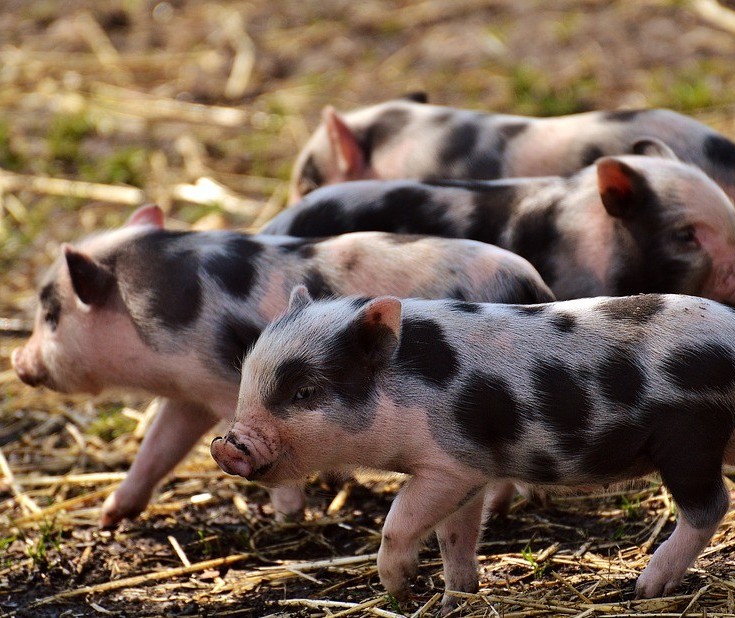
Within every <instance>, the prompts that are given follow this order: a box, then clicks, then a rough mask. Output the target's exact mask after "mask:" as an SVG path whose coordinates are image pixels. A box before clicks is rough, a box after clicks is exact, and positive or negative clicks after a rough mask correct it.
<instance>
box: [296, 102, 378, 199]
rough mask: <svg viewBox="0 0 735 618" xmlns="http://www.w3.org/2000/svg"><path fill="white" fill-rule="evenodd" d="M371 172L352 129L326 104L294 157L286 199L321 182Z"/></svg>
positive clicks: (302, 195) (306, 191) (301, 193)
mask: <svg viewBox="0 0 735 618" xmlns="http://www.w3.org/2000/svg"><path fill="white" fill-rule="evenodd" d="M371 176H372V173H371V172H370V169H369V163H368V161H367V159H366V157H365V153H364V152H363V147H362V144H361V143H360V140H359V139H358V137H357V135H356V133H355V132H354V130H353V129H352V128H351V127H350V125H349V123H348V121H347V120H346V119H345V118H344V117H343V116H342V115H340V114H338V113H337V112H336V111H335V109H334V108H333V107H332V106H331V105H330V106H327V107H325V108H324V110H323V111H322V124H321V125H320V126H319V127H318V128H317V130H316V131H315V132H314V135H313V136H312V137H311V139H310V140H309V142H308V143H307V144H306V146H305V147H304V149H303V150H302V151H301V153H300V154H299V156H298V157H297V159H296V164H295V165H294V170H293V174H292V176H291V194H290V202H291V203H295V202H298V201H299V200H300V199H302V198H303V197H304V196H305V195H306V194H307V193H310V192H311V191H313V190H314V189H318V188H319V187H321V186H323V185H328V184H334V183H337V182H345V181H347V180H359V179H362V178H370V177H371Z"/></svg>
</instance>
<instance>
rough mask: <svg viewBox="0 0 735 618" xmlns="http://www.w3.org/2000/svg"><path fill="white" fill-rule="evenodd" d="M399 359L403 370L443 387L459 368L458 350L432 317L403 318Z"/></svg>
mask: <svg viewBox="0 0 735 618" xmlns="http://www.w3.org/2000/svg"><path fill="white" fill-rule="evenodd" d="M397 362H398V365H399V366H400V367H401V368H402V369H403V370H405V371H408V372H411V373H415V374H417V375H418V376H419V377H420V378H421V379H422V380H424V381H426V382H429V383H430V384H432V385H434V386H438V387H442V388H443V387H446V386H447V385H448V384H449V382H450V381H451V380H452V378H454V376H455V375H457V372H458V370H459V362H458V359H457V353H456V352H455V351H454V349H453V348H452V346H451V345H450V344H449V343H448V342H447V340H446V338H445V337H444V331H443V330H442V328H441V326H439V324H437V323H436V322H434V321H433V320H425V319H418V318H407V319H405V320H404V321H403V324H402V327H401V341H400V344H399V347H398V354H397Z"/></svg>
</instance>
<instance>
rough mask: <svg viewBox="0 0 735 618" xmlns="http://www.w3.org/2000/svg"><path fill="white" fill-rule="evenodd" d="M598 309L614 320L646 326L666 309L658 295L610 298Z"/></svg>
mask: <svg viewBox="0 0 735 618" xmlns="http://www.w3.org/2000/svg"><path fill="white" fill-rule="evenodd" d="M597 308H598V309H599V310H600V311H602V313H603V314H605V315H606V316H607V317H609V318H612V319H614V320H627V321H630V322H634V323H636V324H645V323H646V322H648V321H649V320H650V319H651V318H652V317H654V316H655V315H656V314H658V313H659V312H660V311H661V310H662V309H663V308H664V301H663V299H662V298H661V296H660V295H658V294H640V295H638V296H627V297H623V298H610V299H608V300H605V301H602V302H601V303H600V304H599V305H597Z"/></svg>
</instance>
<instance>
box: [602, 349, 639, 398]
mask: <svg viewBox="0 0 735 618" xmlns="http://www.w3.org/2000/svg"><path fill="white" fill-rule="evenodd" d="M596 374H597V380H598V382H599V384H600V389H601V390H602V393H603V395H604V396H605V397H606V398H607V399H608V400H609V401H612V402H615V403H620V404H623V405H625V406H635V405H638V403H639V402H640V401H641V398H642V396H643V388H644V386H645V383H646V376H645V373H644V372H643V370H642V369H641V367H640V365H639V364H638V362H637V361H636V358H635V355H634V354H633V353H632V352H631V351H630V350H624V349H620V348H618V349H615V350H612V352H611V353H610V354H608V355H607V356H606V357H605V358H604V359H603V360H602V362H601V363H600V364H599V365H598V367H597V372H596Z"/></svg>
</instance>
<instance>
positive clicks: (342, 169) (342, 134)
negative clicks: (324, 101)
mask: <svg viewBox="0 0 735 618" xmlns="http://www.w3.org/2000/svg"><path fill="white" fill-rule="evenodd" d="M322 121H323V122H324V126H325V127H326V129H327V138H328V140H329V146H330V148H331V151H332V157H334V161H335V163H336V166H337V171H338V177H337V178H333V179H331V180H332V181H333V182H340V181H344V180H355V179H358V178H362V177H363V176H364V174H365V170H366V168H367V165H366V162H365V155H363V153H362V148H361V147H360V142H359V141H358V140H357V137H356V136H355V134H354V133H353V132H352V129H350V127H348V126H347V123H346V122H345V121H344V120H343V119H342V117H341V116H340V115H339V114H338V113H337V112H336V111H335V109H334V108H333V107H332V106H331V105H328V106H327V107H325V108H324V109H323V110H322Z"/></svg>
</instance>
